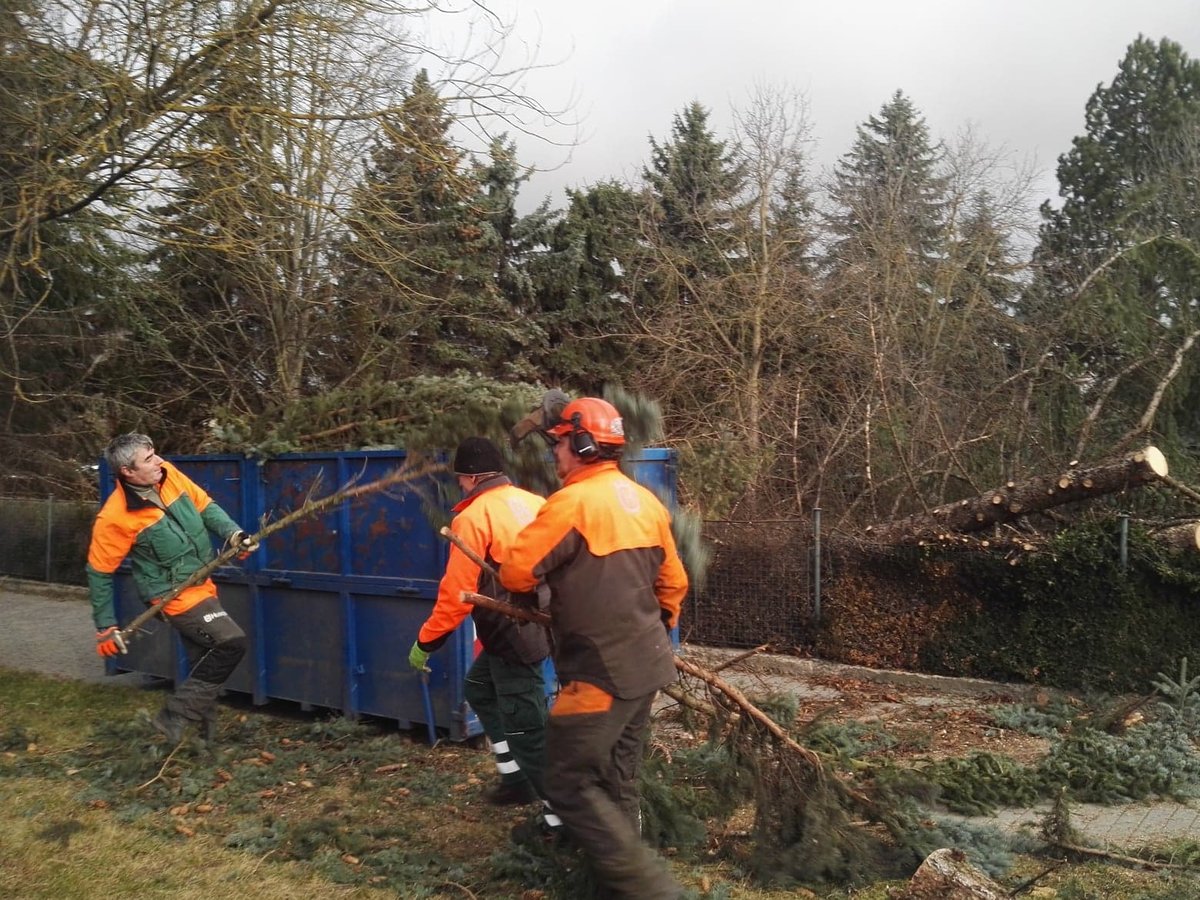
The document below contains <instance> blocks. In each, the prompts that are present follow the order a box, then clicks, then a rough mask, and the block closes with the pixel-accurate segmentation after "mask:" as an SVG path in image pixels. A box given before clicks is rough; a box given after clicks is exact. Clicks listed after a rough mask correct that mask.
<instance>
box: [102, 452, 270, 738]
mask: <svg viewBox="0 0 1200 900" xmlns="http://www.w3.org/2000/svg"><path fill="white" fill-rule="evenodd" d="M104 455H105V459H106V460H107V462H108V465H109V468H110V469H111V470H112V473H113V476H114V477H115V478H116V482H117V486H116V490H114V491H113V492H112V493H111V494H110V495H109V497H108V499H107V500H106V501H105V502H104V505H103V506H102V507H101V508H100V512H99V514H98V515H97V516H96V521H95V523H94V525H93V526H92V542H91V546H90V547H89V548H88V556H87V576H88V587H89V590H90V593H91V600H92V618H93V619H94V621H95V624H96V652H97V653H99V654H100V655H101V656H103V657H110V656H115V655H117V654H118V653H124V652H126V648H125V642H124V638H123V635H122V634H121V631H120V629H119V628H118V624H117V617H116V611H115V608H114V605H113V573H115V572H116V571H117V568H118V566H120V565H121V563H122V562H123V561H124V560H125V559H126V558H128V559H129V561H130V564H131V568H132V573H133V583H134V585H135V586H136V587H137V590H138V593H139V595H140V596H141V599H142V601H143V602H144V603H146V604H147V605H150V604H161V605H162V615H163V616H164V618H165V619H166V621H167V622H169V623H170V625H171V626H172V627H173V628H174V629H175V631H176V632H178V633H179V636H180V637H181V638H182V639H183V645H184V647H185V649H186V651H187V658H188V663H189V667H190V669H189V674H188V677H187V679H186V680H184V681H183V682H182V683H180V684H177V685H176V687H175V691H174V692H173V693H172V695H171V696H170V697H169V698H168V699H167V701H166V703H165V704H164V705H163V708H162V709H161V710H160V711H159V712H158V714H157V715H156V716H155V717H154V719H153V724H154V727H155V728H156V729H157V730H158V731H159V732H161V733H162V734H163V735H164V736H165V737H166V738H167V740H168V741H170V742H171V743H173V744H177V743H179V741H180V740H182V738H183V734H184V730H185V728H186V727H187V726H188V725H189V724H190V723H196V724H198V725H199V726H200V729H201V735H202V737H203V739H204V740H205V741H208V742H211V741H213V740H215V739H216V735H217V724H218V721H217V696H218V695H219V693H220V691H221V686H222V685H223V684H224V683H225V680H226V679H227V678H228V677H229V676H230V675H231V674H232V673H233V670H234V669H235V668H237V665H238V663H239V662H240V661H241V659H242V656H243V655H245V653H246V646H247V643H246V635H245V633H244V632H243V631H242V629H241V627H240V626H239V625H238V624H237V622H235V621H234V620H233V619H232V618H230V616H229V614H228V613H227V612H226V611H225V610H224V609H222V607H221V603H220V601H219V600H218V599H217V587H216V585H215V584H213V581H212V579H211V578H208V579H205V580H204V581H202V582H201V583H199V584H196V585H192V586H190V587H185V588H183V589H182V590H179V591H178V593H175V591H176V590H177V589H178V588H179V586H180V585H181V584H184V583H185V582H186V581H187V580H188V579H189V578H191V577H192V575H193V574H195V573H196V572H197V571H199V570H200V569H201V568H202V567H203V566H205V565H207V564H208V563H210V562H211V561H212V560H213V559H214V557H215V554H214V552H213V547H212V540H211V538H210V535H215V536H216V537H217V538H218V539H220V540H221V541H223V542H225V544H226V546H231V547H237V548H238V549H239V550H240V554H239V555H240V556H241V557H242V558H245V555H246V554H248V553H250V552H251V551H253V550H255V549H257V548H258V544H257V543H256V542H255V541H254V540H253V539H252V538H251V537H250V536H249V535H248V534H247V533H246V532H245V531H243V530H242V529H241V528H240V527H239V526H238V525H237V523H235V522H234V521H233V519H231V518H230V517H229V515H228V514H227V513H226V512H225V510H223V509H221V507H220V506H218V505H217V504H216V503H215V502H214V501H213V499H212V498H211V497H209V495H208V494H207V493H206V492H205V491H204V490H203V489H202V488H201V487H200V486H199V485H197V484H196V483H195V482H194V481H192V480H191V479H190V478H188V477H187V476H186V475H184V474H183V473H182V472H181V471H179V469H178V468H176V467H175V466H174V465H172V464H171V463H169V462H167V461H166V460H164V459H163V458H162V457H161V456H159V455H158V454H157V453H156V452H155V450H154V442H153V441H152V440H151V439H150V438H149V437H147V436H146V435H144V434H138V433H129V434H122V435H120V436H118V437H116V438H114V439H113V440H112V442H111V443H110V444H109V445H108V448H107V449H106V450H105V452H104ZM168 598H169V599H168ZM164 600H165V601H166V602H163V601H164Z"/></svg>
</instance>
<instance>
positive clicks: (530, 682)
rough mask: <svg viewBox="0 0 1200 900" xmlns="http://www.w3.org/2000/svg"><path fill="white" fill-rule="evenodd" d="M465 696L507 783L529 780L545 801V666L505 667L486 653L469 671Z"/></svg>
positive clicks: (464, 690) (509, 665) (480, 656)
mask: <svg viewBox="0 0 1200 900" xmlns="http://www.w3.org/2000/svg"><path fill="white" fill-rule="evenodd" d="M463 695H464V696H465V697H466V700H467V702H468V703H470V704H471V709H473V710H475V714H476V715H477V716H479V722H480V724H481V725H483V731H484V734H486V735H487V737H488V740H489V741H491V742H492V752H493V753H494V754H495V755H496V768H497V770H498V771H499V772H500V781H501V783H502V784H506V785H516V784H520V783H521V782H523V781H525V780H526V779H528V781H529V783H530V784H531V785H532V786H533V789H534V790H535V791H536V792H537V794H538V796H539V797H543V796H545V794H544V793H543V788H542V772H543V771H544V769H545V765H546V682H545V679H544V678H543V677H542V664H541V663H532V664H525V663H510V662H505V661H504V660H503V659H501V658H500V657H499V656H496V655H495V654H492V653H488V652H487V651H486V650H483V651H481V652H480V654H479V655H478V656H477V657H476V658H475V662H474V663H473V664H472V665H471V668H470V669H468V670H467V677H466V682H465V684H464V685H463Z"/></svg>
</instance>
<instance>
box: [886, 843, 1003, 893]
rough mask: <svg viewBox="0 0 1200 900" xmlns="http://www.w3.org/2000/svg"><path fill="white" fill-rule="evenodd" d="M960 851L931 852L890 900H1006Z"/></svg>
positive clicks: (997, 887)
mask: <svg viewBox="0 0 1200 900" xmlns="http://www.w3.org/2000/svg"><path fill="white" fill-rule="evenodd" d="M1009 897H1010V895H1009V893H1008V891H1006V890H1004V888H1002V887H1000V885H998V884H996V882H994V881H992V879H990V878H988V876H987V875H986V874H985V873H984V872H983V871H981V870H980V869H977V868H976V867H975V866H973V865H971V863H970V862H968V861H967V855H966V854H965V853H963V852H962V851H961V850H950V849H946V850H934V851H933V852H932V853H930V854H929V856H927V857H925V861H924V862H923V863H921V867H920V868H919V869H917V871H916V872H915V873H913V877H912V878H911V879H910V880H909V882H908V886H907V887H906V888H905V889H904V890H903V891H902V892H901V893H900V894H899V895H898V896H897V897H895V898H894V900H1009Z"/></svg>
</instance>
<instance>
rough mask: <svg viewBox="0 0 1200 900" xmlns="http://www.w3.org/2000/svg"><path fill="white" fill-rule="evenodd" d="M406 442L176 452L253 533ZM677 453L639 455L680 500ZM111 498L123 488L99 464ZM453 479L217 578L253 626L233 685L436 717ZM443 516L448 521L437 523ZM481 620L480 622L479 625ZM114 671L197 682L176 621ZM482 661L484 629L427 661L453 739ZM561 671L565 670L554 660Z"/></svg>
mask: <svg viewBox="0 0 1200 900" xmlns="http://www.w3.org/2000/svg"><path fill="white" fill-rule="evenodd" d="M406 458H407V455H406V454H405V452H404V451H399V450H373V451H349V452H329V453H297V454H286V455H283V456H278V457H274V458H272V459H269V460H258V459H251V458H245V457H241V456H236V455H211V456H183V457H177V458H174V459H173V460H172V462H174V463H176V464H177V465H178V466H179V468H180V469H181V470H183V471H184V472H185V473H186V474H187V475H188V477H190V478H191V479H192V480H193V481H195V482H196V483H197V484H199V485H200V486H201V487H202V488H204V490H206V491H207V492H208V493H209V495H210V496H211V497H212V498H213V499H214V500H215V501H216V502H217V503H219V504H220V505H221V507H222V508H223V509H224V510H225V511H226V512H227V513H229V515H230V517H231V518H233V520H234V521H236V522H238V523H239V524H240V525H242V527H244V528H246V529H247V530H251V531H256V530H258V529H259V528H260V527H262V525H264V524H269V523H270V521H271V520H272V519H279V518H281V517H282V516H284V515H286V514H287V513H289V512H291V511H292V510H294V509H298V508H299V507H300V506H302V505H303V504H304V502H305V501H306V500H307V499H310V498H312V499H319V498H320V497H323V496H325V495H327V494H329V493H331V492H333V491H335V490H338V489H340V488H342V487H344V486H346V485H347V484H349V483H351V482H354V483H357V484H366V483H368V482H371V481H375V480H376V479H378V478H382V477H383V476H385V475H387V474H389V473H390V472H392V471H393V470H395V469H396V468H397V467H399V466H401V465H403V464H404V462H405V460H406ZM675 460H676V455H675V451H673V450H667V449H660V448H651V449H646V450H643V451H641V452H640V453H638V454H635V455H633V456H632V457H631V458H630V459H629V460H628V463H629V465H628V468H629V471H630V473H631V474H632V475H633V477H634V478H636V479H637V480H638V481H639V482H640V483H641V484H644V485H646V486H647V487H649V488H650V489H651V490H654V491H655V492H656V493H658V494H659V496H661V497H662V498H663V499H664V501H665V502H667V503H668V504H669V505H672V506H673V505H674V502H675V475H676V468H675V466H676V463H675ZM100 480H101V488H100V492H101V495H102V496H101V498H102V499H103V498H104V497H107V495H108V493H110V492H111V490H112V488H113V482H112V479H111V477H110V474H109V471H108V469H107V466H105V465H104V464H103V462H102V463H101V467H100ZM449 484H450V482H449V481H448V480H447V478H446V477H445V476H443V479H442V480H438V479H434V478H426V479H423V480H422V481H421V482H419V483H417V484H413V485H405V486H403V487H402V488H397V489H395V490H390V491H379V492H376V493H373V494H370V495H368V496H366V497H364V498H362V499H361V500H358V501H354V502H345V503H342V504H339V505H338V506H337V507H335V508H333V509H331V510H328V511H326V512H325V513H323V514H321V515H318V516H313V517H310V518H307V519H302V520H301V521H299V522H297V523H295V524H294V525H293V526H291V527H290V528H287V529H284V530H283V531H281V532H279V533H277V534H275V535H272V536H271V537H270V538H269V539H268V540H267V541H265V542H264V545H263V547H262V548H261V549H259V550H258V551H257V552H256V553H253V554H251V555H250V557H249V558H248V559H247V560H246V561H245V562H244V563H242V564H240V565H238V566H228V567H224V568H221V569H219V570H218V571H217V572H216V573H214V575H213V580H214V581H216V582H217V584H218V586H219V588H220V596H221V603H222V605H223V606H224V607H225V609H226V610H227V611H228V612H229V614H230V615H231V616H232V617H233V618H234V620H235V621H237V622H238V623H239V624H240V625H241V626H242V628H243V629H244V630H245V632H246V635H247V637H248V639H249V644H250V649H249V652H248V653H247V654H246V656H245V658H244V659H243V660H242V662H241V664H240V665H239V666H238V668H237V669H236V670H235V671H234V672H233V674H232V675H231V676H230V678H229V680H228V681H227V682H226V688H227V689H229V690H232V691H238V692H241V693H245V694H248V695H250V696H251V697H252V698H253V700H254V702H255V703H266V702H267V701H269V700H290V701H294V702H296V703H299V704H300V705H301V707H302V708H304V709H313V708H325V709H332V710H338V711H340V712H342V713H343V714H344V715H347V716H351V717H353V716H358V715H371V716H379V717H382V718H387V719H394V720H395V721H396V722H398V723H399V725H400V727H401V728H411V727H413V726H414V725H415V724H417V723H420V724H424V725H428V724H429V723H428V722H427V719H428V718H429V717H428V715H427V714H426V712H425V704H424V698H423V694H422V687H421V683H420V680H419V679H418V676H417V674H416V673H415V672H413V670H412V669H411V668H410V666H409V665H408V649H409V647H410V646H411V645H412V642H413V640H415V638H416V635H417V632H418V631H419V630H420V627H421V625H422V623H423V622H424V621H425V619H426V618H427V617H428V616H429V613H430V610H431V609H432V606H433V603H434V601H435V600H436V599H437V588H438V582H439V581H440V580H441V576H442V572H443V571H444V569H445V565H446V557H447V553H448V551H449V545H448V544H447V543H446V542H445V541H444V540H442V539H441V538H440V537H439V536H438V534H437V529H438V528H439V527H440V526H441V525H442V524H444V523H445V522H447V521H449V518H450V512H449V507H450V501H449V500H448V497H450V496H451V494H450V492H449V490H448V487H449ZM431 519H434V520H437V521H436V523H435V522H431ZM115 589H116V611H117V618H118V620H119V621H120V622H128V621H129V620H130V619H132V618H133V617H134V616H136V615H137V614H138V613H140V612H141V611H142V609H143V608H144V607H143V606H142V603H141V601H140V600H139V599H138V597H137V595H136V590H135V589H134V586H133V584H132V577H131V576H130V574H129V570H128V564H125V565H123V566H122V567H121V569H120V570H119V571H118V574H117V578H116V579H115ZM468 621H469V620H468ZM147 631H148V634H146V635H143V636H139V637H138V639H137V640H135V641H134V642H133V644H132V646H131V647H130V653H129V654H128V655H127V656H119V657H116V658H115V659H114V658H110V660H109V662H108V666H109V669H108V670H109V672H110V673H115V672H121V671H131V672H142V673H145V674H148V675H153V676H156V677H160V678H168V679H173V680H181V679H183V678H186V677H187V658H186V655H185V654H184V652H183V645H182V642H181V641H180V640H179V639H178V637H176V636H175V634H174V631H173V630H172V629H171V627H170V626H169V625H167V624H166V623H164V622H161V621H158V620H153V621H152V622H151V623H149V626H148V629H147ZM473 658H474V640H473V631H472V629H469V628H459V629H458V630H457V631H456V632H455V633H454V634H453V635H451V637H450V640H449V641H447V643H446V645H445V646H444V647H442V648H441V649H440V650H439V651H438V652H437V653H435V654H433V655H432V656H431V657H430V659H429V666H430V669H431V670H432V671H431V673H430V675H429V688H430V696H431V700H432V706H433V714H434V719H435V722H434V724H435V725H436V726H437V727H438V728H441V729H443V730H445V731H446V732H447V734H448V736H449V737H450V739H451V740H466V739H467V738H470V737H473V736H475V735H478V734H481V733H482V728H481V726H480V724H479V720H478V718H477V717H476V716H475V714H474V712H472V711H471V709H470V707H469V706H468V705H467V702H466V700H465V698H464V697H463V680H464V677H465V675H466V672H467V669H468V668H470V665H471V662H472V660H473ZM547 674H548V676H549V678H550V679H552V678H553V667H552V666H549V665H547Z"/></svg>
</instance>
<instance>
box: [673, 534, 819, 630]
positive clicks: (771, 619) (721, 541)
mask: <svg viewBox="0 0 1200 900" xmlns="http://www.w3.org/2000/svg"><path fill="white" fill-rule="evenodd" d="M704 540H705V542H706V543H707V544H708V545H709V546H710V547H711V548H712V550H713V558H712V563H711V564H710V566H709V571H708V575H707V578H706V579H705V584H704V589H703V590H702V591H701V592H699V593H697V594H696V595H695V596H693V597H690V598H689V600H688V603H686V604H685V605H684V608H683V622H682V628H681V634H682V636H683V638H684V639H685V640H689V641H692V642H695V643H702V644H720V645H723V646H726V647H756V646H758V645H760V644H766V643H769V644H771V645H772V646H773V647H774V648H775V649H777V650H780V651H787V650H791V649H794V648H796V647H798V646H802V645H804V644H807V643H808V642H809V641H810V640H811V637H812V634H813V632H814V615H815V612H816V610H815V609H814V604H813V598H814V587H815V585H814V581H813V572H814V568H813V548H814V544H813V539H812V529H811V528H810V527H809V525H808V523H807V522H805V521H803V520H786V521H765V522H762V521H760V522H706V523H705V524H704ZM821 568H822V573H823V577H827V575H828V561H824V562H823V563H822V566H821Z"/></svg>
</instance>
